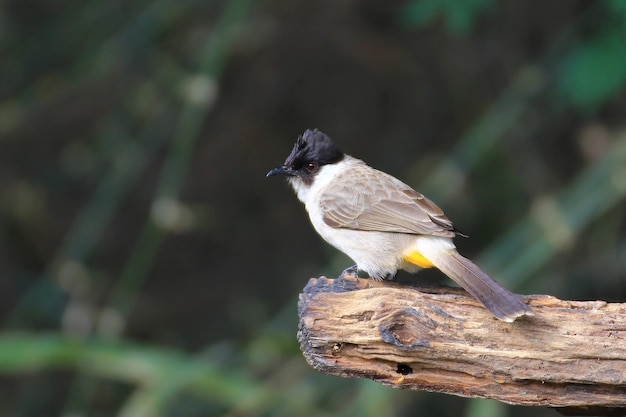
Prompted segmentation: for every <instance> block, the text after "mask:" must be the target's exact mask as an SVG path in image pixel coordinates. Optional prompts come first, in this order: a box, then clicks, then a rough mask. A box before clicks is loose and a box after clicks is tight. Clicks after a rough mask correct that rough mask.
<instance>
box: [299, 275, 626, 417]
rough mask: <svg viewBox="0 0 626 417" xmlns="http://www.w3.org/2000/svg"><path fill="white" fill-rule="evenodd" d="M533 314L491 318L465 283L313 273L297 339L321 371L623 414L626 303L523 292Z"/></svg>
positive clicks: (566, 411)
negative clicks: (424, 284) (417, 283)
mask: <svg viewBox="0 0 626 417" xmlns="http://www.w3.org/2000/svg"><path fill="white" fill-rule="evenodd" d="M528 300H529V304H530V306H531V307H532V309H533V312H534V313H535V316H534V317H524V318H521V319H518V320H517V321H515V322H514V323H505V322H502V321H499V320H496V319H495V318H494V317H493V316H492V315H491V314H490V313H489V311H487V310H486V309H485V308H484V307H483V306H482V305H481V304H480V303H479V302H478V301H476V300H474V299H473V298H472V297H471V296H469V295H468V294H467V293H465V292H464V291H463V290H461V289H455V288H443V289H442V288H438V289H436V290H434V291H433V289H432V288H430V289H424V288H417V287H411V286H407V285H400V284H397V283H392V282H376V281H373V280H368V279H359V278H353V277H348V278H344V279H335V280H332V279H327V278H319V279H316V278H313V279H311V280H310V281H309V283H308V285H307V286H306V287H305V288H304V292H303V293H302V294H301V295H300V301H299V304H298V311H299V316H300V324H299V330H298V340H299V341H300V345H301V349H302V351H303V352H304V356H305V357H306V359H307V361H308V362H309V364H310V365H311V366H313V367H314V368H315V369H318V370H319V371H321V372H324V373H327V374H331V375H336V376H342V377H359V378H370V379H373V380H376V381H379V382H381V383H383V384H385V385H388V386H393V387H399V388H405V389H412V390H426V391H433V392H442V393H448V394H455V395H460V396H463V397H477V398H492V399H496V400H499V401H502V402H505V403H508V404H516V405H527V406H547V407H555V408H558V409H559V411H561V412H562V413H564V414H575V415H625V414H626V304H617V303H606V302H604V301H592V302H578V301H563V300H559V299H557V298H554V297H550V296H547V295H535V296H530V297H528Z"/></svg>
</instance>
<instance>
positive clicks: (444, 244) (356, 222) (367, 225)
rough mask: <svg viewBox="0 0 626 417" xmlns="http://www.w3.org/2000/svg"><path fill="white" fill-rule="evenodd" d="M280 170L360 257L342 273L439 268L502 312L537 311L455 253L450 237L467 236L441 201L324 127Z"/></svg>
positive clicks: (314, 218) (508, 317)
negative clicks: (343, 145)
mask: <svg viewBox="0 0 626 417" xmlns="http://www.w3.org/2000/svg"><path fill="white" fill-rule="evenodd" d="M274 175H284V176H286V177H287V179H288V181H289V183H290V184H291V185H292V187H293V189H294V190H295V192H296V194H297V196H298V199H300V201H302V202H303V203H304V205H305V207H306V210H307V212H308V214H309V217H310V219H311V223H312V224H313V227H314V228H315V230H316V231H317V232H318V233H319V234H320V235H321V236H322V238H323V239H324V240H325V241H327V242H328V243H330V244H331V245H333V246H334V247H336V248H337V249H339V250H340V251H342V252H344V253H345V254H346V255H348V256H349V257H350V258H352V260H353V261H354V262H356V265H355V266H353V267H351V268H347V269H346V270H345V271H344V274H345V273H355V274H356V273H358V271H359V270H360V271H364V272H366V273H367V274H368V275H369V276H370V277H371V278H373V279H375V280H381V279H391V278H393V277H394V276H395V275H396V273H397V272H398V270H400V269H402V270H405V271H408V272H417V271H418V270H420V269H421V268H432V267H436V268H438V269H439V270H441V271H442V272H443V273H444V274H446V275H447V276H448V277H450V278H451V279H453V280H454V281H456V282H457V283H458V284H460V285H461V286H462V287H463V288H465V289H466V290H467V291H468V292H469V293H470V294H472V295H473V296H475V297H476V298H477V299H478V300H480V301H481V302H482V303H483V305H484V306H485V307H486V308H487V309H489V311H491V313H492V314H493V315H494V316H495V317H497V318H498V319H500V320H503V321H506V322H512V321H514V320H515V319H516V318H518V317H520V316H524V315H527V316H529V315H532V311H531V310H530V308H529V307H528V306H527V305H526V304H525V303H524V300H523V299H522V298H521V297H520V296H519V295H516V294H513V293H512V292H510V291H509V290H507V289H506V288H504V287H503V286H502V285H500V284H499V283H497V282H496V281H494V280H493V279H492V278H491V277H490V276H489V275H487V274H486V273H484V272H483V271H482V270H481V269H480V268H478V266H476V265H475V264H474V263H473V262H472V261H470V260H469V259H467V258H465V257H463V256H461V255H460V254H459V253H458V252H457V250H456V247H455V245H454V243H453V242H452V238H454V237H455V236H456V235H461V236H464V235H463V234H462V233H461V232H459V231H458V230H457V229H456V228H455V227H454V226H453V225H452V222H451V221H450V219H448V217H446V215H445V214H444V213H443V211H442V210H441V209H440V208H439V207H438V206H437V205H436V204H435V203H433V202H432V201H431V200H429V199H428V198H426V197H424V196H423V195H422V194H420V193H418V192H417V191H415V190H414V189H412V188H411V187H409V186H408V185H406V184H405V183H403V182H402V181H400V180H398V179H396V178H394V177H392V176H391V175H389V174H386V173H384V172H382V171H378V170H376V169H374V168H371V167H370V166H368V165H367V164H366V163H365V162H363V161H361V160H360V159H356V158H353V157H351V156H350V155H347V154H345V153H343V152H342V151H341V150H339V148H338V147H337V146H336V145H335V144H334V143H333V141H332V140H331V139H330V138H329V137H328V136H327V135H325V134H324V133H322V132H320V131H319V130H307V131H306V132H304V134H303V135H302V136H299V137H298V139H297V141H296V144H295V146H294V147H293V150H292V151H291V154H290V155H289V156H288V157H287V159H286V160H285V163H284V164H283V165H281V166H279V167H277V168H274V169H272V170H271V171H270V172H268V173H267V176H268V177H269V176H274Z"/></svg>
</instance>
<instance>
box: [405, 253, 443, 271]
mask: <svg viewBox="0 0 626 417" xmlns="http://www.w3.org/2000/svg"><path fill="white" fill-rule="evenodd" d="M404 260H405V261H406V262H408V263H410V264H413V265H417V266H419V267H420V268H432V267H433V266H435V265H434V264H433V263H432V262H431V261H429V260H428V259H426V258H425V257H424V255H422V254H421V253H419V252H418V251H413V252H409V253H405V254H404Z"/></svg>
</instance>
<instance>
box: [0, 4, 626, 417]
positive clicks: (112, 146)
mask: <svg viewBox="0 0 626 417" xmlns="http://www.w3.org/2000/svg"><path fill="white" fill-rule="evenodd" d="M624 4H625V3H623V2H621V1H608V0H605V1H596V2H589V1H570V0H567V1H565V0H563V1H557V0H553V1H550V2H540V1H527V2H520V1H514V0H506V1H496V0H465V1H461V0H458V1H455V0H448V1H435V0H407V1H374V0H362V1H330V0H328V1H326V0H323V1H315V2H299V1H280V0H267V1H258V2H253V1H249V0H231V1H196V0H188V1H172V0H157V1H142V0H133V1H116V0H113V1H109V2H103V1H94V0H92V1H89V0H87V1H84V0H82V1H77V0H38V1H34V0H33V1H22V0H12V1H11V0H9V1H5V2H3V3H2V4H0V63H1V64H0V147H1V148H0V196H1V199H0V318H1V319H2V329H1V333H0V414H1V415H15V416H39V415H75V416H81V415H85V416H86V415H89V416H100V415H102V416H104V415H120V416H127V415H132V416H141V415H146V416H149V415H164V416H165V415H167V416H170V415H171V416H196V415H198V416H207V415H226V416H235V415H237V416H243V415H245V416H270V415H272V416H274V415H285V416H292V415H307V416H309V415H310V416H313V415H316V416H330V415H333V416H370V415H371V416H380V415H385V416H400V415H406V414H420V415H427V416H428V415H461V414H464V415H466V416H470V417H471V416H481V417H492V416H493V417H495V416H524V415H533V416H541V415H546V416H550V415H556V413H555V412H554V411H550V410H543V409H541V410H537V409H528V408H522V407H511V406H506V405H503V404H499V403H496V402H491V401H478V400H466V399H461V398H455V397H451V396H445V395H437V394H427V393H417V392H400V391H398V390H392V389H390V388H385V387H382V386H380V385H378V384H376V383H373V382H370V381H359V380H342V379H338V378H331V377H326V376H322V375H319V374H317V373H316V371H314V370H313V369H311V368H309V367H308V365H307V364H306V363H305V361H304V359H303V357H302V356H301V354H300V351H299V349H298V346H297V342H296V336H295V333H296V326H297V312H296V303H297V296H298V293H299V292H300V291H301V289H302V288H303V287H304V285H305V284H306V282H307V280H308V279H309V277H313V276H319V275H328V276H336V275H337V274H338V273H339V272H340V271H341V270H343V269H344V268H345V267H346V266H348V265H350V261H349V260H348V259H347V258H345V257H343V256H342V255H341V254H339V253H337V251H336V250H334V249H333V248H331V247H329V246H328V245H326V244H325V243H323V242H322V241H321V239H320V238H319V237H318V236H317V235H316V234H315V232H314V231H313V229H312V228H311V226H310V224H309V222H308V218H307V216H306V213H305V211H304V209H303V207H302V206H301V204H300V203H299V202H298V201H297V199H296V197H295V196H294V195H293V193H292V191H291V190H290V189H289V187H288V186H287V185H286V184H285V183H284V181H280V180H276V179H266V178H265V174H266V173H267V171H268V170H269V169H270V168H272V167H274V166H276V165H278V164H281V163H282V162H283V160H284V159H285V157H286V156H287V155H288V153H289V151H290V150H291V147H292V146H293V142H294V141H295V139H296V137H297V136H298V135H299V134H301V133H302V132H303V131H304V130H305V129H307V128H319V129H321V130H322V131H324V132H325V133H327V134H329V135H330V136H331V137H332V138H334V140H335V141H336V143H337V144H338V145H339V146H340V147H341V148H342V149H343V150H345V151H346V152H347V153H349V154H351V155H353V156H356V157H359V158H362V159H364V160H366V161H367V162H368V163H369V164H370V165H372V166H374V167H376V168H379V169H382V170H384V171H387V172H389V173H391V174H393V175H395V176H397V177H399V178H401V179H402V180H404V181H405V182H407V183H408V184H410V185H412V186H414V187H415V188H416V189H418V190H419V191H421V192H423V193H424V194H426V195H427V196H429V197H430V198H431V199H433V200H434V201H436V202H437V203H438V204H439V205H440V206H442V207H443V208H444V209H445V210H446V213H447V214H448V216H449V217H450V218H451V219H453V220H454V222H455V225H456V226H457V227H458V228H459V229H460V230H462V231H463V232H465V233H466V234H468V235H469V236H470V239H457V244H458V247H459V249H460V251H461V252H462V253H464V254H465V255H467V256H469V257H471V258H473V259H475V261H476V262H477V263H479V264H480V265H481V266H482V267H483V268H484V269H486V270H487V271H488V272H490V273H491V274H492V275H494V276H495V277H496V278H497V279H498V280H500V281H502V282H504V283H505V284H506V285H507V286H508V287H509V288H511V289H513V290H515V291H517V292H520V293H545V294H551V295H554V296H556V297H559V298H562V299H580V300H594V299H603V300H608V301H623V300H624V299H626V282H625V281H624V276H625V271H626V224H625V220H626V216H625V211H624V197H625V195H626V152H625V148H626V136H624V133H623V127H624V114H626V95H625V94H624V91H625V84H626V53H624V51H625V50H626V49H625V46H626V7H625V6H624ZM399 279H402V280H408V279H421V280H424V281H433V282H442V283H446V284H449V283H450V282H449V281H448V280H445V279H443V278H442V276H441V275H440V274H438V273H437V272H436V271H427V272H424V273H421V274H420V275H418V276H414V277H410V276H407V275H401V276H400V277H399Z"/></svg>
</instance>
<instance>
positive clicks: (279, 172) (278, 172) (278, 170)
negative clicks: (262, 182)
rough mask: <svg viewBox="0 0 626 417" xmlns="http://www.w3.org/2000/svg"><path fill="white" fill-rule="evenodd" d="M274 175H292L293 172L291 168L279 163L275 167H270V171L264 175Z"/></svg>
mask: <svg viewBox="0 0 626 417" xmlns="http://www.w3.org/2000/svg"><path fill="white" fill-rule="evenodd" d="M274 175H289V176H292V175H293V173H292V172H291V170H290V169H289V168H287V167H285V166H284V165H281V166H279V167H276V168H274V169H272V170H271V171H270V172H268V173H267V175H266V177H273V176H274Z"/></svg>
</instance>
